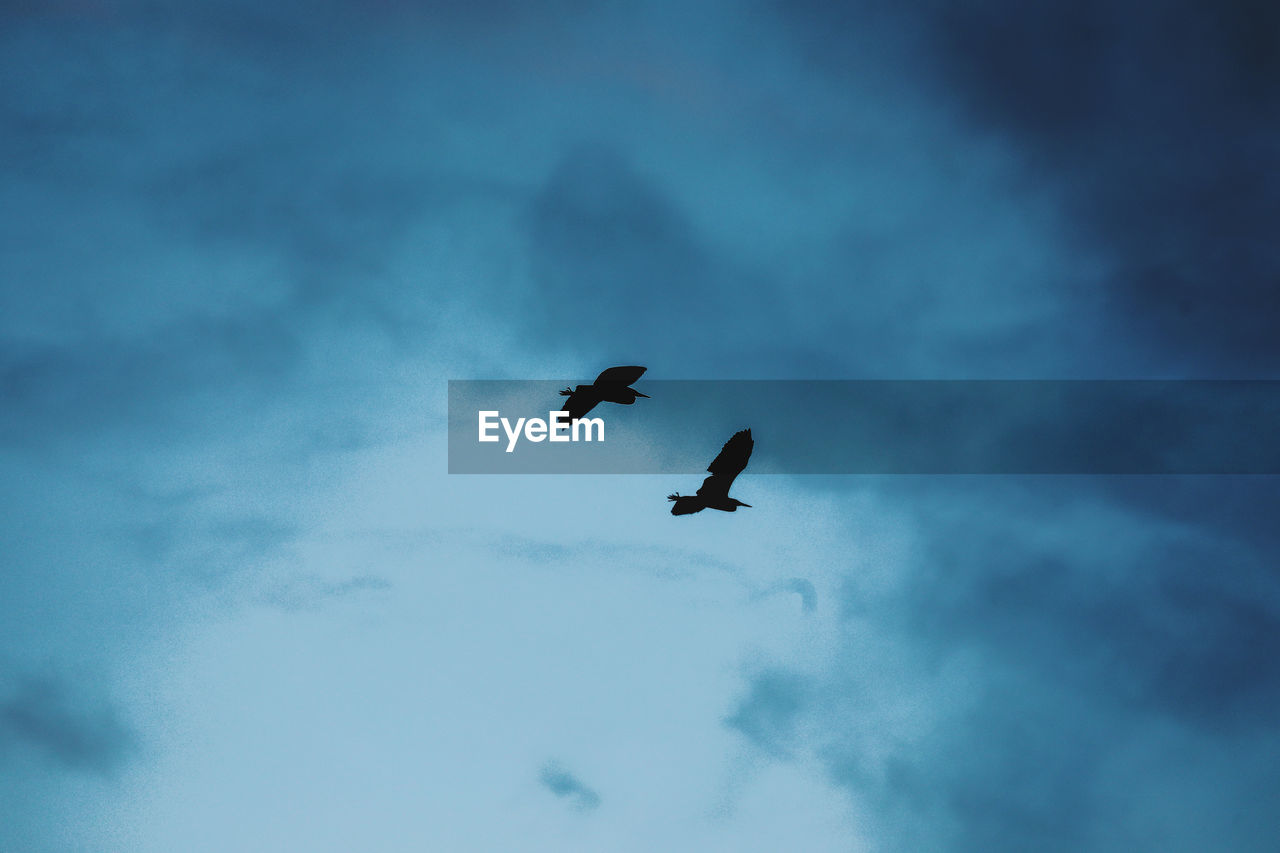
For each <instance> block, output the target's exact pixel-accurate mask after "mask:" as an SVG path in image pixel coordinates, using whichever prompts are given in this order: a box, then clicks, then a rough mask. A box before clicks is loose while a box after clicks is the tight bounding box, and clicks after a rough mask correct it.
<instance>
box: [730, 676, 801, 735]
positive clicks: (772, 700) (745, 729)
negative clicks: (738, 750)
mask: <svg viewBox="0 0 1280 853" xmlns="http://www.w3.org/2000/svg"><path fill="white" fill-rule="evenodd" d="M750 684H751V687H750V691H749V692H748V694H747V696H746V697H745V698H744V699H743V700H742V701H741V702H740V703H739V704H738V707H737V709H735V710H734V712H733V714H731V715H730V716H729V717H728V718H726V719H725V725H727V726H728V727H729V728H731V729H734V730H736V731H738V732H740V733H741V734H742V735H743V736H745V737H746V738H747V739H748V740H750V741H752V742H753V743H755V744H756V745H758V746H760V747H762V748H764V749H766V750H767V751H769V752H772V753H775V754H779V755H789V754H790V752H791V749H790V743H791V740H792V736H793V734H794V730H795V725H796V722H797V720H798V719H799V718H800V716H801V712H802V711H803V710H804V709H805V707H806V706H807V705H808V704H809V703H810V702H811V701H812V695H811V689H810V686H809V684H808V682H807V681H806V680H805V679H804V678H802V677H801V676H799V675H796V674H794V673H791V672H788V671H786V670H782V669H770V670H767V671H765V672H762V673H759V674H758V675H756V676H754V677H753V678H752V679H751V681H750Z"/></svg>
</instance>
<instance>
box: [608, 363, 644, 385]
mask: <svg viewBox="0 0 1280 853" xmlns="http://www.w3.org/2000/svg"><path fill="white" fill-rule="evenodd" d="M644 371H645V368H643V367H637V366H635V365H629V366H627V365H624V366H622V367H610V368H609V369H608V370H606V371H604V372H603V373H601V374H600V375H599V376H597V377H596V382H597V383H601V382H604V383H612V382H616V383H618V384H620V385H630V384H631V383H632V382H635V381H636V380H637V379H639V378H640V377H641V376H643V375H644Z"/></svg>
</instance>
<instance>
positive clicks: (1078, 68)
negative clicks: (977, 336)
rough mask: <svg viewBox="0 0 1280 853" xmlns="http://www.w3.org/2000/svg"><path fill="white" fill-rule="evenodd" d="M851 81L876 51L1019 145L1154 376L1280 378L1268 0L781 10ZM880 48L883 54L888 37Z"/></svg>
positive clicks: (1090, 287)
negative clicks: (1100, 270) (1093, 258)
mask: <svg viewBox="0 0 1280 853" xmlns="http://www.w3.org/2000/svg"><path fill="white" fill-rule="evenodd" d="M778 8H779V9H780V10H781V12H782V15H783V17H784V19H785V20H787V21H789V22H791V23H793V24H794V25H795V28H794V29H793V33H795V34H796V36H797V37H798V38H799V40H800V43H801V44H803V45H805V46H807V48H808V53H809V54H810V55H811V56H813V57H814V58H815V59H816V60H817V61H818V62H819V63H820V65H821V67H823V68H825V69H827V70H828V71H831V72H834V73H837V74H839V75H840V76H841V77H842V78H856V77H858V75H861V74H865V72H866V68H867V60H866V59H865V57H864V52H865V50H866V49H867V48H868V47H869V46H870V47H871V52H872V53H873V54H874V55H876V56H878V57H879V58H880V59H882V60H884V61H885V62H886V63H892V64H894V65H896V67H898V68H899V70H900V71H901V73H902V74H903V75H904V76H905V77H906V78H908V79H911V80H914V81H916V82H917V83H919V84H921V85H924V86H927V87H930V88H932V89H933V90H935V91H936V92H938V93H939V95H940V97H941V98H943V99H944V100H946V101H950V102H951V103H953V104H958V105H961V106H962V107H963V108H965V109H966V110H968V113H969V115H970V117H971V118H972V120H973V121H974V122H976V123H978V124H980V125H982V126H985V127H989V128H993V129H995V130H997V131H999V132H1000V133H1003V134H1005V135H1007V137H1008V138H1009V139H1011V140H1012V141H1013V142H1014V143H1015V144H1016V146H1017V149H1018V153H1019V155H1020V156H1021V157H1022V158H1024V160H1025V162H1026V163H1027V166H1028V180H1029V181H1032V182H1039V183H1042V184H1045V185H1048V186H1051V187H1053V188H1054V190H1055V191H1056V192H1057V193H1058V194H1059V198H1060V200H1061V203H1062V204H1063V206H1064V210H1065V211H1066V212H1067V214H1068V217H1069V218H1068V220H1067V229H1068V231H1069V232H1070V233H1072V234H1074V235H1076V236H1077V237H1078V238H1079V239H1081V240H1083V241H1085V244H1086V245H1089V246H1091V247H1093V248H1095V249H1100V250H1101V251H1103V252H1104V253H1105V254H1106V255H1107V257H1108V259H1109V263H1110V267H1111V273H1110V274H1109V275H1108V276H1106V277H1105V279H1104V280H1102V281H1098V282H1094V283H1092V284H1089V283H1080V284H1077V285H1076V286H1075V288H1074V291H1075V298H1085V297H1086V295H1087V293H1088V292H1090V291H1092V292H1095V293H1097V294H1098V297H1099V298H1100V299H1101V300H1102V301H1103V303H1104V304H1106V306H1107V312H1108V314H1109V317H1110V319H1109V322H1108V327H1109V337H1111V338H1112V339H1113V344H1112V345H1111V346H1114V345H1115V343H1114V342H1115V341H1116V340H1117V339H1118V341H1119V342H1120V343H1122V344H1123V343H1127V344H1128V345H1130V346H1132V347H1133V350H1132V351H1133V353H1134V355H1133V361H1132V363H1131V364H1130V365H1129V370H1130V371H1138V372H1141V373H1145V374H1147V375H1152V374H1156V375H1173V376H1178V375H1184V376H1185V375H1214V374H1219V375H1221V374H1226V375H1244V376H1268V375H1275V373H1276V370H1277V368H1278V367H1280V346H1277V344H1276V340H1277V339H1276V336H1275V335H1274V334H1273V333H1272V330H1273V329H1274V328H1275V327H1276V324H1277V320H1280V296H1278V295H1277V294H1280V288H1277V287H1276V282H1277V281H1278V280H1280V251H1278V250H1277V249H1276V248H1275V240H1274V239H1273V235H1272V231H1273V229H1272V227H1271V223H1272V222H1274V221H1276V219H1277V218H1278V215H1280V184H1278V183H1277V177H1276V176H1277V175H1280V155H1277V151H1276V148H1275V146H1274V145H1271V144H1270V143H1269V142H1268V140H1272V139H1274V138H1275V136H1276V133H1277V131H1278V130H1280V127H1278V126H1277V121H1278V119H1277V116H1280V111H1277V109H1276V105H1277V103H1278V102H1280V73H1277V68H1280V21H1278V19H1277V12H1276V10H1275V8H1274V6H1273V5H1271V4H1266V3H1260V2H1256V0H1232V2H1227V3H1220V4H1204V3H1194V2H1190V0H1186V1H1185V2H1182V0H1179V2H1175V3H1165V4H1154V3H1147V2H1142V0H1131V1H1130V2H1119V3H1107V2H1084V3H1076V2H1057V0H1055V2H1048V3H1033V4H1027V3H1017V2H1012V0H986V2H978V3H966V4H963V5H957V4H949V3H927V4H924V5H923V6H921V5H920V4H914V5H912V6H911V7H909V8H908V7H898V6H894V5H892V4H879V3H872V4H853V3H840V4H834V3H833V4H828V3H810V2H784V3H780V4H778ZM877 41H878V42H879V43H880V46H878V47H877V46H874V43H876V42H877Z"/></svg>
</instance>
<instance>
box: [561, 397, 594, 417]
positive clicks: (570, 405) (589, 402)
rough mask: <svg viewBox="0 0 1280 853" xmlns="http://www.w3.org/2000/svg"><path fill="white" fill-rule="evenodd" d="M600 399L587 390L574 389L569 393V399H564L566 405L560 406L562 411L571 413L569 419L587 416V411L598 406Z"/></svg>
mask: <svg viewBox="0 0 1280 853" xmlns="http://www.w3.org/2000/svg"><path fill="white" fill-rule="evenodd" d="M599 402H600V400H599V399H598V398H597V397H596V396H595V395H594V394H591V393H589V392H586V391H574V392H573V393H572V394H570V395H569V399H567V400H565V401H564V405H563V406H561V407H560V411H562V412H568V413H569V420H576V419H578V418H582V417H586V414H587V412H589V411H591V410H592V409H594V408H595V407H596V404H597V403H599Z"/></svg>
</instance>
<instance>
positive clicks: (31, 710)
mask: <svg viewBox="0 0 1280 853" xmlns="http://www.w3.org/2000/svg"><path fill="white" fill-rule="evenodd" d="M6 692H7V693H8V696H7V697H6V698H5V699H4V700H3V701H0V737H3V738H4V739H5V740H10V741H16V742H21V743H25V744H27V745H29V746H31V747H34V748H35V749H37V750H39V751H40V752H42V753H44V754H45V755H46V756H48V757H49V758H50V759H52V760H54V761H56V762H58V763H59V764H61V765H63V766H64V767H66V768H67V769H70V770H83V771H89V772H94V773H100V774H110V773H112V772H114V771H116V770H118V769H119V768H120V767H122V766H123V765H124V764H125V762H127V761H128V760H129V759H130V758H132V757H133V755H134V754H135V753H136V751H137V738H136V735H135V734H134V733H133V731H132V730H131V729H130V728H129V727H128V726H127V725H126V724H125V723H124V722H123V721H122V720H121V718H120V714H119V712H118V710H117V709H116V708H115V707H114V706H113V705H112V704H111V703H110V702H109V701H107V700H106V699H105V698H102V697H92V696H87V695H83V694H82V693H80V692H77V691H73V690H71V689H70V687H69V686H68V685H67V684H65V683H64V682H62V681H60V680H58V679H54V678H49V677H45V676H27V677H25V678H22V679H20V680H19V681H18V683H17V685H16V687H14V688H13V689H12V690H9V691H6Z"/></svg>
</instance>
